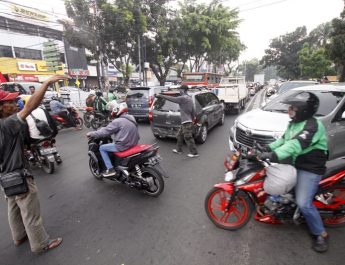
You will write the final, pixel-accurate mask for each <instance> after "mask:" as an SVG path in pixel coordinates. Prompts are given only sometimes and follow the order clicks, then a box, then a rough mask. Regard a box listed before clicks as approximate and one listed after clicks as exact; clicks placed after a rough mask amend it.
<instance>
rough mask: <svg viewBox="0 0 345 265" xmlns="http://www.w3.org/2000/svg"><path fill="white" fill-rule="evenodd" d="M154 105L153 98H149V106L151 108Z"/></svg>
mask: <svg viewBox="0 0 345 265" xmlns="http://www.w3.org/2000/svg"><path fill="white" fill-rule="evenodd" d="M152 103H153V97H152V96H150V97H149V106H150V107H151V106H152Z"/></svg>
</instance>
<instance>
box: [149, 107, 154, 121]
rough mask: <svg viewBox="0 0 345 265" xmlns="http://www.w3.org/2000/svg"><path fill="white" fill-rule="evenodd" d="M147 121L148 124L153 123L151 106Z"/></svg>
mask: <svg viewBox="0 0 345 265" xmlns="http://www.w3.org/2000/svg"><path fill="white" fill-rule="evenodd" d="M149 121H150V122H152V121H153V115H152V106H151V107H150V110H149Z"/></svg>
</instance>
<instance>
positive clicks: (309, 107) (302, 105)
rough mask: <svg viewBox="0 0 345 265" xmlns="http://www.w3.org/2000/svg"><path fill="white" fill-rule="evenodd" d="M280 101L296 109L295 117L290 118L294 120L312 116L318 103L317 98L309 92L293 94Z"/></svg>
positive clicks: (302, 119) (298, 120)
mask: <svg viewBox="0 0 345 265" xmlns="http://www.w3.org/2000/svg"><path fill="white" fill-rule="evenodd" d="M281 103H283V104H286V105H290V106H292V107H295V108H296V109H297V110H296V115H295V117H293V118H292V119H293V121H295V122H300V121H304V120H307V119H309V118H311V117H313V115H314V114H315V113H316V112H317V110H318V108H319V105H320V101H319V98H318V97H317V96H316V95H315V94H313V93H310V92H302V93H299V94H297V95H296V94H294V95H292V96H290V97H288V98H286V99H284V100H283V101H281Z"/></svg>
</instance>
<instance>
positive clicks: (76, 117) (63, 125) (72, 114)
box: [51, 107, 84, 130]
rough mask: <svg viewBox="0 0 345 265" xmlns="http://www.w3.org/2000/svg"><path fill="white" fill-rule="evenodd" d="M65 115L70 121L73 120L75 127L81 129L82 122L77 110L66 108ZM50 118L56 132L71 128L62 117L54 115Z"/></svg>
mask: <svg viewBox="0 0 345 265" xmlns="http://www.w3.org/2000/svg"><path fill="white" fill-rule="evenodd" d="M67 115H68V116H69V117H70V119H72V120H74V122H75V124H76V126H79V127H80V128H82V127H83V124H84V121H83V119H82V118H81V117H80V116H79V113H78V110H77V109H76V108H75V107H68V108H67ZM51 116H52V118H53V119H54V121H55V123H56V126H57V128H58V130H61V129H64V128H70V127H72V126H71V125H70V124H69V122H68V121H66V120H65V119H64V118H63V117H61V116H59V115H56V114H52V115H51Z"/></svg>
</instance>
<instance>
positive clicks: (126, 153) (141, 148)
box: [114, 144, 151, 158]
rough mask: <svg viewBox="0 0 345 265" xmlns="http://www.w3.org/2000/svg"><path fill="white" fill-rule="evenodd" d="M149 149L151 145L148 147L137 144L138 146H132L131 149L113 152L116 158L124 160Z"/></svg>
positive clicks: (147, 145)
mask: <svg viewBox="0 0 345 265" xmlns="http://www.w3.org/2000/svg"><path fill="white" fill-rule="evenodd" d="M150 147H151V145H149V144H138V145H135V146H133V147H131V148H129V149H127V150H125V151H122V152H114V155H116V156H117V157H121V158H124V157H127V156H131V155H134V154H137V153H140V152H142V151H145V150H147V149H149V148H150Z"/></svg>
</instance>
